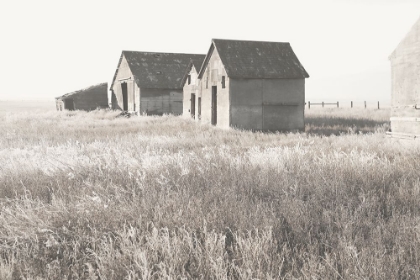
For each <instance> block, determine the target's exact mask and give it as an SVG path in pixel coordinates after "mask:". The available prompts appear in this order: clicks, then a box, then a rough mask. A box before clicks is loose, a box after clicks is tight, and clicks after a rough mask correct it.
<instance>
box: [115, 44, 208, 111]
mask: <svg viewBox="0 0 420 280" xmlns="http://www.w3.org/2000/svg"><path fill="white" fill-rule="evenodd" d="M203 57H204V55H198V54H179V53H156V52H137V51H123V52H122V53H121V56H120V60H119V62H118V67H117V70H116V71H115V75H114V78H113V80H112V84H111V88H110V90H111V96H112V97H111V99H112V108H113V109H119V110H123V111H130V112H137V113H140V114H148V115H162V114H173V115H180V114H182V106H183V105H182V99H183V98H182V96H183V92H182V86H181V84H180V83H181V80H182V78H183V76H184V73H185V71H186V69H187V67H188V66H189V64H190V62H191V61H195V60H196V59H198V60H200V59H202V58H203Z"/></svg>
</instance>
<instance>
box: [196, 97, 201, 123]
mask: <svg viewBox="0 0 420 280" xmlns="http://www.w3.org/2000/svg"><path fill="white" fill-rule="evenodd" d="M197 102H198V104H197V105H198V108H197V109H198V112H197V114H198V119H199V120H201V97H199V98H198V100H197Z"/></svg>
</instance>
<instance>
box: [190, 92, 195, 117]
mask: <svg viewBox="0 0 420 280" xmlns="http://www.w3.org/2000/svg"><path fill="white" fill-rule="evenodd" d="M191 117H193V118H194V119H195V94H194V93H191Z"/></svg>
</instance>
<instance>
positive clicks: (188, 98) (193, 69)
mask: <svg viewBox="0 0 420 280" xmlns="http://www.w3.org/2000/svg"><path fill="white" fill-rule="evenodd" d="M205 57H206V56H205V55H203V56H202V57H201V58H200V59H196V60H194V61H191V62H190V64H189V65H188V68H187V71H186V72H185V75H184V78H183V79H182V81H181V85H183V86H184V88H183V92H184V101H183V115H184V116H186V117H192V118H194V119H195V118H197V119H198V120H199V119H200V117H201V97H197V96H198V92H199V90H200V88H199V86H200V80H199V79H198V71H200V68H201V65H202V64H203V61H204V58H205ZM196 104H197V106H196Z"/></svg>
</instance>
